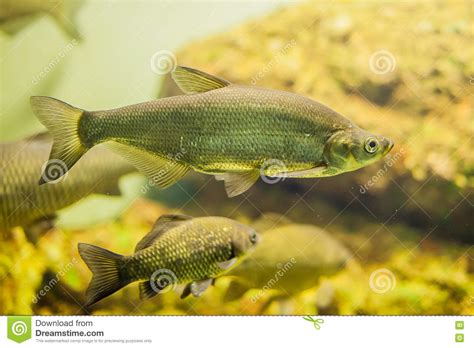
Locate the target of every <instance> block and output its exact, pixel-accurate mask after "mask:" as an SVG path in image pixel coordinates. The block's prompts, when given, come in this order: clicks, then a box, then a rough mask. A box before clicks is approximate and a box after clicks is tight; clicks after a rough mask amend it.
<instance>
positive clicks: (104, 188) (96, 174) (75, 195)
mask: <svg viewBox="0 0 474 348" xmlns="http://www.w3.org/2000/svg"><path fill="white" fill-rule="evenodd" d="M51 145H52V138H51V136H50V135H49V133H46V132H45V133H39V134H36V135H33V136H30V137H28V138H25V139H22V140H18V141H13V142H8V143H1V144H0V174H1V175H0V198H1V199H0V230H1V231H7V230H8V229H10V228H12V227H15V226H22V227H23V228H24V230H25V232H26V234H27V236H28V238H29V239H30V240H31V241H33V242H36V241H37V239H38V238H39V236H40V235H41V234H42V233H43V232H44V231H46V230H48V229H49V228H51V227H52V223H53V221H54V219H55V216H56V211H57V210H60V209H62V208H65V207H67V206H69V205H71V204H73V203H75V202H77V201H79V200H80V199H81V198H84V197H86V196H88V195H90V194H102V195H112V196H117V195H120V188H119V179H120V177H122V176H123V175H126V174H128V173H132V172H134V171H135V168H134V167H133V166H132V165H130V164H129V163H128V162H127V161H125V160H123V159H122V158H121V157H120V156H118V155H115V154H114V153H112V152H110V151H109V150H107V149H105V148H103V147H101V148H97V149H96V150H94V151H93V152H91V153H90V155H88V156H87V157H86V158H85V160H84V162H82V163H81V164H80V165H78V166H77V168H74V170H71V172H70V175H68V176H67V177H65V178H64V180H57V181H55V182H54V183H53V185H47V186H44V185H43V186H39V185H38V173H41V171H42V168H43V167H44V166H45V165H46V163H47V160H48V154H49V151H50V149H51ZM50 169H51V170H50V171H49V172H48V173H45V175H48V176H49V177H50V179H54V178H55V177H57V176H58V175H59V174H60V173H62V172H63V171H64V167H63V166H62V164H61V163H60V162H55V163H54V164H51V165H50ZM3 233H5V232H3Z"/></svg>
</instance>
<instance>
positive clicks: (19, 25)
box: [0, 0, 82, 40]
mask: <svg viewBox="0 0 474 348" xmlns="http://www.w3.org/2000/svg"><path fill="white" fill-rule="evenodd" d="M81 5H82V0H2V1H1V2H0V29H1V30H2V31H3V32H4V33H6V34H9V35H15V34H16V33H17V32H19V31H21V30H23V29H24V28H25V27H27V26H28V25H30V24H31V22H33V21H34V20H35V19H37V18H38V16H39V15H40V14H43V15H50V16H51V17H52V18H54V20H55V21H56V22H57V23H58V24H59V26H60V27H61V28H62V29H63V30H64V31H65V32H66V33H67V34H68V35H69V36H70V37H71V38H72V39H76V40H80V39H81V36H80V34H79V32H78V31H77V29H76V25H75V24H74V20H73V19H74V17H75V14H76V12H77V10H78V9H79V7H80V6H81Z"/></svg>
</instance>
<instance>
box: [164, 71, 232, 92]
mask: <svg viewBox="0 0 474 348" xmlns="http://www.w3.org/2000/svg"><path fill="white" fill-rule="evenodd" d="M171 76H172V77H173V80H174V82H176V84H177V85H178V87H179V88H180V89H181V90H182V91H183V92H184V93H186V94H193V93H202V92H207V91H210V90H213V89H218V88H222V87H226V86H229V85H230V82H229V81H226V80H224V79H221V78H220V77H216V76H212V75H209V74H207V73H205V72H203V71H199V70H196V69H193V68H188V67H185V66H178V67H176V69H175V70H174V71H173V72H172V73H171Z"/></svg>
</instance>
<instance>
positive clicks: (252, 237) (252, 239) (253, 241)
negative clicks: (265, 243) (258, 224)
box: [250, 232, 257, 244]
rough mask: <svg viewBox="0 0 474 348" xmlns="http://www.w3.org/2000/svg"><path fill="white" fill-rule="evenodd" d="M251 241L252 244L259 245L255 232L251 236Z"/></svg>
mask: <svg viewBox="0 0 474 348" xmlns="http://www.w3.org/2000/svg"><path fill="white" fill-rule="evenodd" d="M250 241H251V242H252V244H255V243H257V234H256V233H255V232H253V233H251V234H250Z"/></svg>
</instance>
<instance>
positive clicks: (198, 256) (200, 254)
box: [126, 226, 232, 283]
mask: <svg viewBox="0 0 474 348" xmlns="http://www.w3.org/2000/svg"><path fill="white" fill-rule="evenodd" d="M183 231H186V232H185V233H183ZM209 234H211V235H213V236H215V237H216V238H215V242H214V243H209V244H202V247H200V248H196V244H195V243H194V241H195V240H199V239H200V238H203V236H204V237H208V236H209ZM231 255H232V250H231V247H230V239H229V237H228V233H226V232H225V231H223V230H221V229H218V228H217V229H213V228H212V226H210V227H209V226H208V227H207V228H202V226H197V228H193V227H191V228H189V227H188V226H183V227H181V228H179V229H176V230H173V231H170V232H169V233H167V234H165V235H164V236H163V237H162V238H160V239H158V240H157V242H156V243H155V244H154V245H153V246H152V247H150V248H147V249H145V250H142V251H139V252H138V253H136V254H135V255H133V256H130V257H129V258H127V260H126V262H127V267H128V272H127V274H128V276H129V277H130V279H131V280H143V279H149V278H150V276H151V275H152V274H153V273H154V272H155V271H159V270H170V271H171V272H172V273H173V274H174V276H175V277H176V280H177V282H178V283H182V282H186V281H190V280H192V279H200V278H205V277H209V276H212V275H215V274H217V273H218V272H220V271H222V270H221V269H219V267H218V266H217V263H218V262H222V261H225V260H227V259H229V258H230V256H231ZM178 260H185V262H178Z"/></svg>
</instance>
